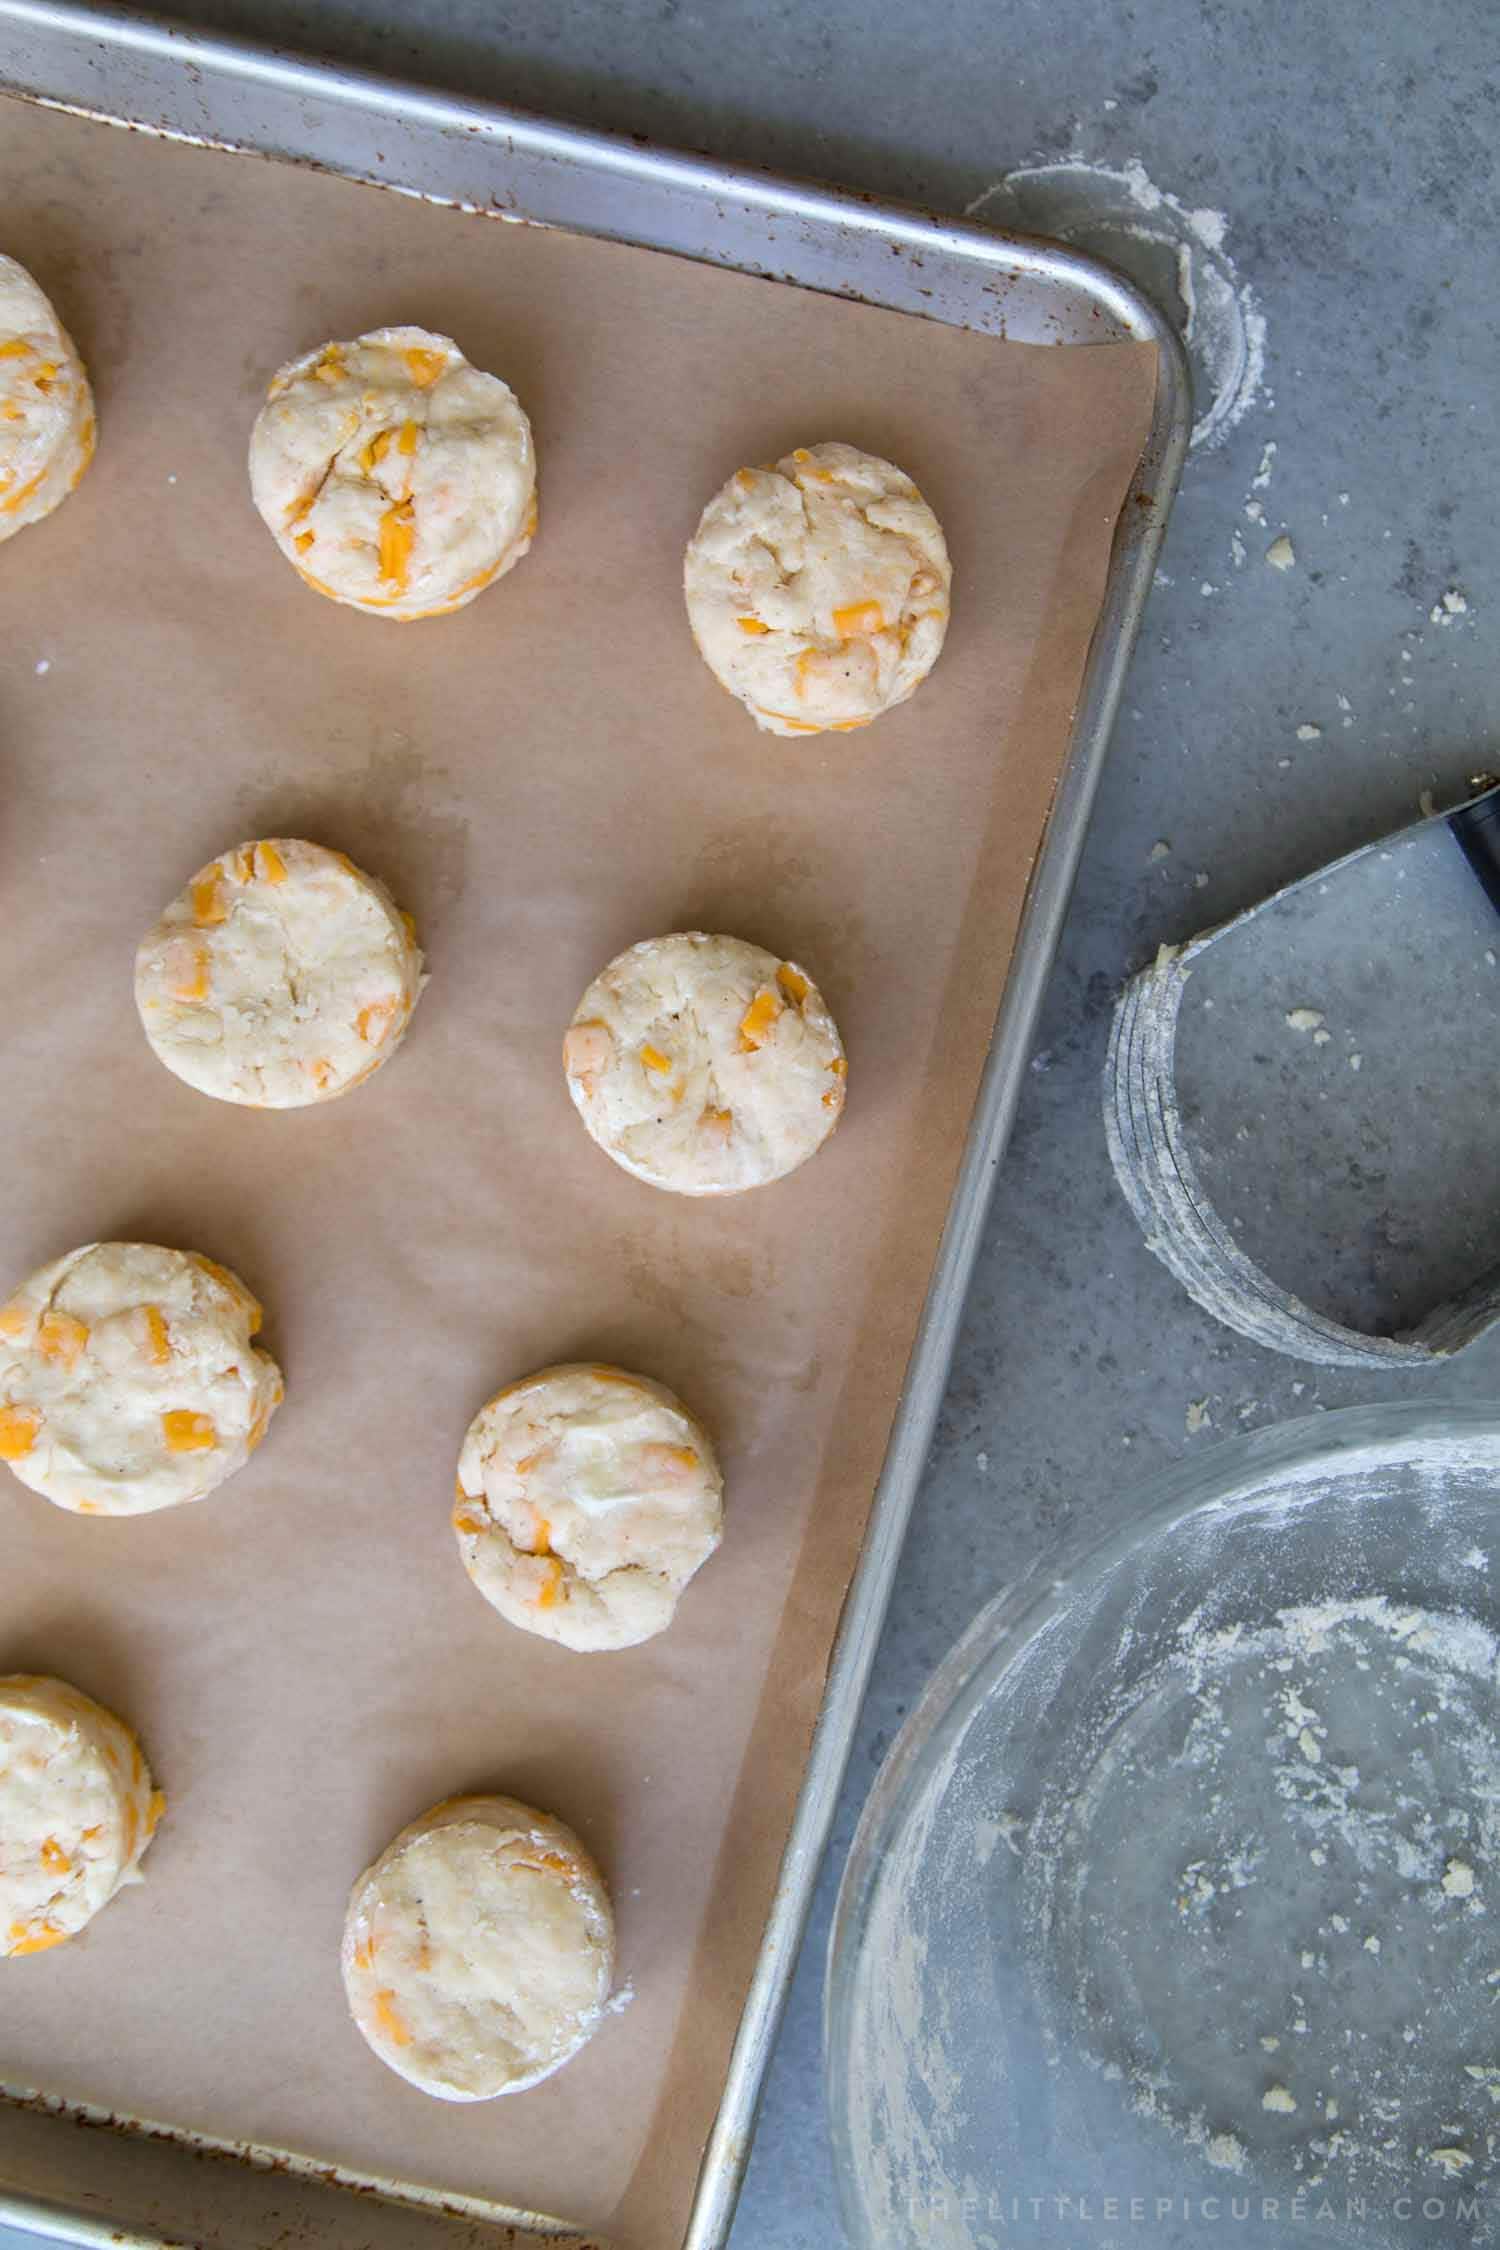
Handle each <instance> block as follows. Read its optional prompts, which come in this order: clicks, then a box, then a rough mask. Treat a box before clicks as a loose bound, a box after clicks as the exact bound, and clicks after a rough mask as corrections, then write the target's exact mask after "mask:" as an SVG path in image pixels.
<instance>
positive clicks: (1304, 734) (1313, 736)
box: [1297, 719, 1323, 742]
mask: <svg viewBox="0 0 1500 2250" xmlns="http://www.w3.org/2000/svg"><path fill="white" fill-rule="evenodd" d="M1322 739H1323V729H1322V728H1321V727H1315V726H1314V725H1313V723H1312V721H1311V719H1304V720H1303V722H1302V724H1301V726H1300V727H1298V729H1297V740H1298V741H1299V742H1321V741H1322Z"/></svg>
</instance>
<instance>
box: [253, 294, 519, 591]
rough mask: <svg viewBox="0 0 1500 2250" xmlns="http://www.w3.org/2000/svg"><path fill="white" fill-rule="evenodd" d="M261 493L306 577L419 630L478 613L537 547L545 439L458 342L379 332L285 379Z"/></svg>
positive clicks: (272, 405)
mask: <svg viewBox="0 0 1500 2250" xmlns="http://www.w3.org/2000/svg"><path fill="white" fill-rule="evenodd" d="M250 489H251V493H252V495H253V497H254V500H255V505H256V507H257V508H258V509H259V510H260V512H261V515H262V516H263V517H264V519H265V521H266V524H267V526H268V527H269V529H270V531H271V532H272V534H273V536H274V538H275V540H276V544H277V546H278V547H280V549H281V551H282V553H283V554H284V555H285V556H286V558H287V560H288V562H290V563H291V565H292V567H293V568H294V569H295V570H296V572H297V574H298V576H299V577H300V578H303V579H305V580H306V582H307V584H308V585H309V586H311V587H313V588H314V589H315V591H316V592H318V593H320V594H326V595H327V596H328V597H329V599H330V600H331V601H336V602H344V603H347V604H348V605H349V606H350V607H351V608H353V609H360V610H366V611H368V612H369V613H370V614H371V615H372V616H375V617H389V618H393V619H395V620H396V621H397V622H398V623H404V622H406V621H408V620H409V619H412V618H418V617H442V616H445V615H447V614H448V612H449V611H451V610H455V609H462V608H463V607H464V606H465V604H466V603H468V602H471V601H472V600H473V599H474V597H475V595H476V594H478V593H480V592H481V591H482V590H483V588H484V587H486V586H489V585H491V584H493V582H494V580H495V579H497V578H500V577H503V576H504V574H505V572H506V571H508V570H509V569H510V568H511V567H512V566H513V565H514V564H515V563H518V562H519V561H520V559H521V557H522V556H523V555H524V554H525V552H526V550H527V548H528V547H529V546H530V545H531V542H532V539H533V537H534V535H535V532H536V524H537V501H536V453H535V449H534V447H533V445H532V438H531V424H530V423H529V422H528V421H527V419H526V416H525V414H524V413H523V412H522V409H521V406H520V403H519V401H518V400H517V398H516V396H515V393H514V392H513V391H512V390H511V388H510V386H509V385H508V384H507V383H502V382H501V380H500V378H499V376H498V375H485V374H482V373H481V372H480V370H479V369H478V368H477V367H471V366H470V365H469V363H468V361H467V360H466V359H465V358H464V355H463V353H462V352H461V351H460V350H459V348H458V346H457V344H455V343H454V342H453V341H452V339H451V338H450V337H447V336H435V335H433V334H432V333H431V332H430V331H429V330H428V329H425V328H376V329H372V330H371V331H370V333H369V334H368V335H365V336H357V337H355V338H354V340H353V342H352V343H345V344H325V345H323V346H322V347H321V348H320V349H319V350H317V351H312V352H305V353H304V354H303V356H302V357H301V358H300V359H294V360H292V361H291V362H290V363H289V364H288V365H287V366H285V367H283V368H282V369H281V371H280V373H279V374H278V375H277V376H276V377H275V379H274V380H273V382H272V384H271V388H270V393H269V395H268V397H267V399H266V403H265V405H264V406H263V407H262V408H261V410H260V413H259V415H258V416H257V418H256V423H255V429H254V431H253V433H252V435H251V439H250Z"/></svg>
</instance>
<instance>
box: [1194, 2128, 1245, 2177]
mask: <svg viewBox="0 0 1500 2250" xmlns="http://www.w3.org/2000/svg"><path fill="white" fill-rule="evenodd" d="M1203 2153H1204V2155H1205V2156H1206V2157H1207V2158H1208V2161H1209V2163H1210V2164H1212V2165H1213V2167H1214V2169H1215V2170H1216V2171H1219V2172H1243V2171H1244V2169H1245V2151H1244V2148H1243V2146H1242V2145H1241V2143H1240V2142H1239V2141H1237V2140H1236V2139H1235V2137H1234V2135H1233V2133H1214V2134H1213V2135H1211V2137H1210V2139H1209V2142H1208V2145H1207V2147H1206V2148H1205V2149H1204V2151H1203Z"/></svg>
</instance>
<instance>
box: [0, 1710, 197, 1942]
mask: <svg viewBox="0 0 1500 2250" xmlns="http://www.w3.org/2000/svg"><path fill="white" fill-rule="evenodd" d="M165 1807H166V1800H165V1798H164V1797H162V1796H161V1795H160V1794H159V1792H157V1791H156V1790H155V1789H153V1787H152V1784H151V1775H150V1772H149V1770H148V1769H147V1765H146V1761H145V1759H144V1758H143V1757H142V1755H141V1750H140V1745H139V1743H138V1742H137V1741H136V1739H135V1737H134V1735H133V1734H131V1732H130V1730H129V1729H128V1727H125V1726H123V1725H122V1724H121V1722H120V1721H119V1720H118V1719H117V1718H116V1717H115V1716H114V1714H113V1712H110V1711H106V1710H105V1709H104V1708H103V1706H102V1705H101V1704H98V1703H95V1702H93V1701H91V1700H90V1698H89V1697H88V1696H86V1695H83V1694H81V1693H80V1691H79V1690H78V1689H77V1688H75V1687H69V1686H68V1685H67V1683H66V1681H64V1680H47V1679H39V1678H37V1677H36V1676H35V1675H34V1674H32V1673H26V1672H16V1673H12V1674H11V1675H10V1676H9V1677H8V1678H0V1959H6V1958H9V1959H17V1958H19V1957H20V1956H22V1955H25V1954H28V1953H46V1952H48V1951H49V1950H50V1949H51V1948H52V1947H53V1946H54V1945H61V1944H62V1943H63V1942H64V1941H65V1940H66V1939H67V1938H70V1937H76V1936H77V1934H78V1932H79V1931H80V1930H81V1929H82V1928H83V1927H84V1925H85V1924H86V1923H88V1922H91V1921H92V1920H93V1918H94V1916H95V1915H96V1914H97V1913H98V1912H99V1910H100V1908H101V1907H104V1906H107V1905H108V1904H109V1902H110V1900H111V1899H112V1898H113V1897H114V1895H115V1893H116V1891H117V1890H119V1889H120V1887H121V1885H122V1884H125V1883H138V1882H139V1881H140V1879H141V1878H140V1876H139V1874H138V1873H137V1869H138V1868H139V1866H140V1861H141V1855H142V1854H143V1852H144V1851H145V1849H146V1846H147V1845H148V1844H149V1843H150V1841H151V1838H152V1836H153V1835H154V1833H155V1830H156V1824H157V1822H158V1821H159V1820H160V1818H161V1816H162V1813H163V1811H164V1810H165Z"/></svg>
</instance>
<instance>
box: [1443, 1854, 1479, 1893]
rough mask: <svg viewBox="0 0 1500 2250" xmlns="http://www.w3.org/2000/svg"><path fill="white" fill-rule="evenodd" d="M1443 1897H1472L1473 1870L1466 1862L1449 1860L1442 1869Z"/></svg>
mask: <svg viewBox="0 0 1500 2250" xmlns="http://www.w3.org/2000/svg"><path fill="white" fill-rule="evenodd" d="M1443 1895H1444V1897H1445V1898H1472V1897H1473V1896H1474V1870H1473V1868H1472V1867H1471V1866H1470V1865H1469V1863H1468V1861H1467V1860H1463V1859H1450V1860H1449V1862H1448V1864H1447V1866H1446V1867H1445V1868H1444V1869H1443Z"/></svg>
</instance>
